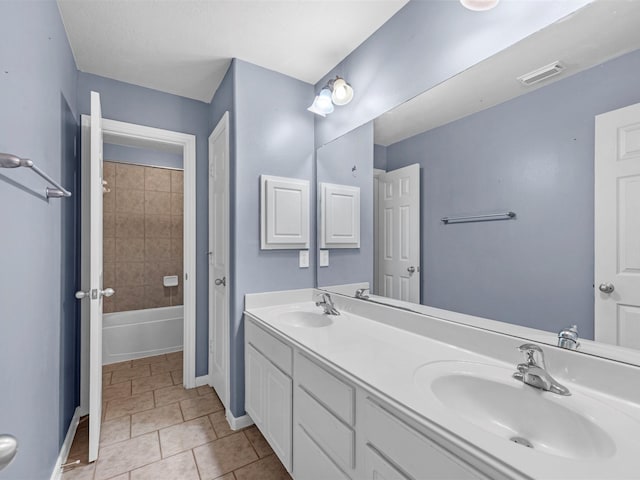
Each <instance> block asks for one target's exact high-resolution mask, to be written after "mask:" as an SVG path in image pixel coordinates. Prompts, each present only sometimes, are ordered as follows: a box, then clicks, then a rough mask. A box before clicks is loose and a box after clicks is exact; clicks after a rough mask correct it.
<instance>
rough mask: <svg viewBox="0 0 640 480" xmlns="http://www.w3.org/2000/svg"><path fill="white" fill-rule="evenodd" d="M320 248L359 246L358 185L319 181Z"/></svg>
mask: <svg viewBox="0 0 640 480" xmlns="http://www.w3.org/2000/svg"><path fill="white" fill-rule="evenodd" d="M320 248H360V188H359V187H352V186H349V185H334V184H332V183H320Z"/></svg>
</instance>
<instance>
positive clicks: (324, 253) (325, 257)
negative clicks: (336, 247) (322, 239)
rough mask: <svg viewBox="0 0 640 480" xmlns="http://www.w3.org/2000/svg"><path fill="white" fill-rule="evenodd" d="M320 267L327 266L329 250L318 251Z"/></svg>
mask: <svg viewBox="0 0 640 480" xmlns="http://www.w3.org/2000/svg"><path fill="white" fill-rule="evenodd" d="M320 266H321V267H328V266H329V250H320Z"/></svg>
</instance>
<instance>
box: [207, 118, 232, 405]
mask: <svg viewBox="0 0 640 480" xmlns="http://www.w3.org/2000/svg"><path fill="white" fill-rule="evenodd" d="M229 126H230V125H229V112H228V111H227V112H225V113H224V115H223V116H222V118H221V119H220V121H218V124H217V125H216V127H215V128H214V129H213V131H212V132H211V135H209V139H208V142H207V149H208V152H207V153H208V154H207V156H208V161H207V173H208V174H207V177H208V183H207V185H208V187H209V192H208V202H207V204H208V205H209V206H211V201H212V196H211V193H212V192H211V175H210V174H209V168H211V162H212V161H213V148H212V147H213V142H214V140H215V139H216V138H217V137H218V136H219V135H220V131H221V130H223V129H224V137H225V138H224V142H225V150H226V155H225V158H226V163H227V164H226V168H225V172H226V175H227V177H226V179H225V183H226V187H227V195H226V196H225V204H224V207H223V208H224V210H225V211H226V219H227V225H226V227H227V228H226V236H227V248H226V251H225V259H224V261H225V265H226V267H227V272H226V277H227V285H228V287H226V288H225V289H224V295H225V301H226V302H227V312H226V316H225V318H224V323H223V326H222V330H223V338H224V346H225V355H224V359H225V362H224V382H225V389H224V390H225V391H224V397H225V398H222V399H221V400H222V403H223V404H224V407H225V409H226V410H227V412H229V408H230V407H229V405H230V399H231V392H230V390H231V372H230V368H231V365H230V364H231V362H230V359H231V336H230V331H231V329H230V322H229V318H230V317H229V306H230V301H231V295H230V289H231V283H232V282H231V278H230V276H229V261H230V260H229V259H230V256H231V255H230V249H231V243H230V241H229V240H230V238H231V228H230V226H231V216H230V211H229V204H230V202H229V196H230V194H231V192H230V182H229V179H230V172H229V167H230V165H231V161H230V158H229V154H230V152H229ZM207 232H208V234H209V231H207ZM209 235H210V234H209ZM210 241H211V239H210V238H209V239H208V242H207V245H210V243H209V242H210ZM210 270H211V264H210V262H209V260H208V259H207V278H209V277H210ZM211 287H212V286H211V285H210V286H209V294H208V300H209V322H208V324H209V348H208V350H207V351H208V356H207V360H208V372H209V381H208V383H209V385H210V386H211V387H213V381H212V378H211V372H212V369H211V365H212V357H213V355H212V351H211V350H212V346H213V328H211V322H212V321H213V300H214V295H213V289H212V288H211Z"/></svg>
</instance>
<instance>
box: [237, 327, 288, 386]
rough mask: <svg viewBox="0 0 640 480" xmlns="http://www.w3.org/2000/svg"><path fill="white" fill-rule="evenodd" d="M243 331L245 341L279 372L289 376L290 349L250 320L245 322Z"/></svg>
mask: <svg viewBox="0 0 640 480" xmlns="http://www.w3.org/2000/svg"><path fill="white" fill-rule="evenodd" d="M244 329H245V330H244V335H245V341H246V342H247V343H249V344H250V345H252V346H253V347H254V348H255V349H256V350H258V351H259V352H260V353H262V354H263V355H264V356H265V357H267V358H268V359H269V360H271V362H272V363H273V364H274V365H276V366H277V367H278V368H279V369H280V370H282V371H283V372H285V373H286V374H287V375H289V376H291V371H292V368H291V364H292V358H293V352H292V350H291V347H289V346H288V345H286V344H285V343H283V342H281V341H280V340H278V339H277V338H276V337H274V336H273V335H271V334H270V333H267V332H266V331H264V330H263V329H262V328H260V327H258V326H257V325H255V324H254V323H253V322H252V321H250V320H249V321H246V322H245V324H244Z"/></svg>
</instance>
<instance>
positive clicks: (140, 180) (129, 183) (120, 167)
mask: <svg viewBox="0 0 640 480" xmlns="http://www.w3.org/2000/svg"><path fill="white" fill-rule="evenodd" d="M145 168H146V167H142V166H140V165H129V164H126V163H116V184H115V187H116V188H117V189H118V190H144V171H145Z"/></svg>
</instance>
